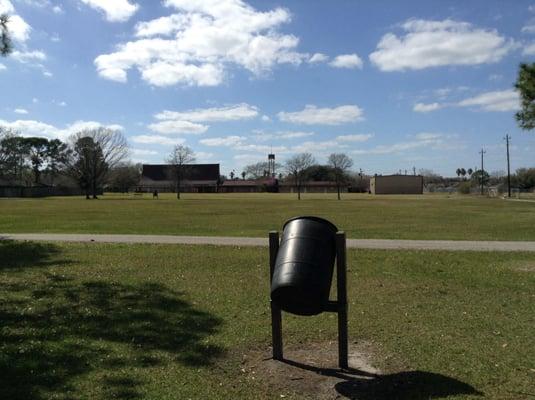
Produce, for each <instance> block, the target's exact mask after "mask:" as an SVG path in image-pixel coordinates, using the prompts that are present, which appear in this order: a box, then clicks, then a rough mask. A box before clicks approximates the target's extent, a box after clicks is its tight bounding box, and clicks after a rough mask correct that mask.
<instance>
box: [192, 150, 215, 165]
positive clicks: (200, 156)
mask: <svg viewBox="0 0 535 400" xmlns="http://www.w3.org/2000/svg"><path fill="white" fill-rule="evenodd" d="M195 158H196V160H197V162H198V163H202V162H206V161H210V160H212V159H213V158H214V153H209V152H206V151H196V152H195Z"/></svg>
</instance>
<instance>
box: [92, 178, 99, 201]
mask: <svg viewBox="0 0 535 400" xmlns="http://www.w3.org/2000/svg"><path fill="white" fill-rule="evenodd" d="M91 191H92V192H93V198H94V199H98V197H97V182H96V179H95V178H93V181H92V185H91Z"/></svg>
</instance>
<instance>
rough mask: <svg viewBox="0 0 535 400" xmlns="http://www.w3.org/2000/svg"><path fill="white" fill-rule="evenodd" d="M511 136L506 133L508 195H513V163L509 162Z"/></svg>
mask: <svg viewBox="0 0 535 400" xmlns="http://www.w3.org/2000/svg"><path fill="white" fill-rule="evenodd" d="M510 139H511V136H509V135H505V143H506V145H507V196H508V197H511V164H510V163H509V140H510Z"/></svg>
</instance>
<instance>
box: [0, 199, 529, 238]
mask: <svg viewBox="0 0 535 400" xmlns="http://www.w3.org/2000/svg"><path fill="white" fill-rule="evenodd" d="M335 196H336V195H335V194H329V195H322V194H316V195H312V194H304V195H303V200H301V201H297V199H296V197H295V195H291V194H270V193H267V194H242V195H239V194H232V195H230V194H229V195H225V194H214V195H209V194H205V195H194V194H185V195H183V199H182V200H176V199H175V198H174V195H173V194H166V195H164V196H162V198H160V199H159V200H152V198H151V196H150V195H145V197H139V196H133V195H129V196H122V195H105V196H102V197H101V199H100V200H85V199H83V198H65V197H63V198H46V199H0V232H5V233H15V232H23V233H36V232H55V233H59V232H70V233H131V234H134V233H136V234H172V235H212V236H266V234H267V232H268V231H269V230H272V229H280V228H281V225H282V223H283V222H284V221H285V220H286V219H288V218H290V217H293V216H296V215H317V216H322V217H325V218H328V219H329V220H331V221H333V222H334V223H335V224H337V225H338V227H339V228H340V229H343V230H345V231H346V232H347V233H348V236H349V237H351V238H386V239H453V240H535V229H534V228H533V227H534V226H535V203H531V202H515V201H504V200H502V199H488V198H478V197H472V196H456V195H453V196H446V195H424V196H371V195H367V194H365V195H361V194H346V195H344V197H343V199H342V201H337V200H336V198H335Z"/></svg>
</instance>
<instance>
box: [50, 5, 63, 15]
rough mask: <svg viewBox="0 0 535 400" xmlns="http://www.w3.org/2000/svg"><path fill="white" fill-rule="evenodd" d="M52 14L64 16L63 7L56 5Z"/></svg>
mask: <svg viewBox="0 0 535 400" xmlns="http://www.w3.org/2000/svg"><path fill="white" fill-rule="evenodd" d="M52 12H53V13H54V14H62V13H63V8H61V6H58V5H56V6H54V7H52Z"/></svg>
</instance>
